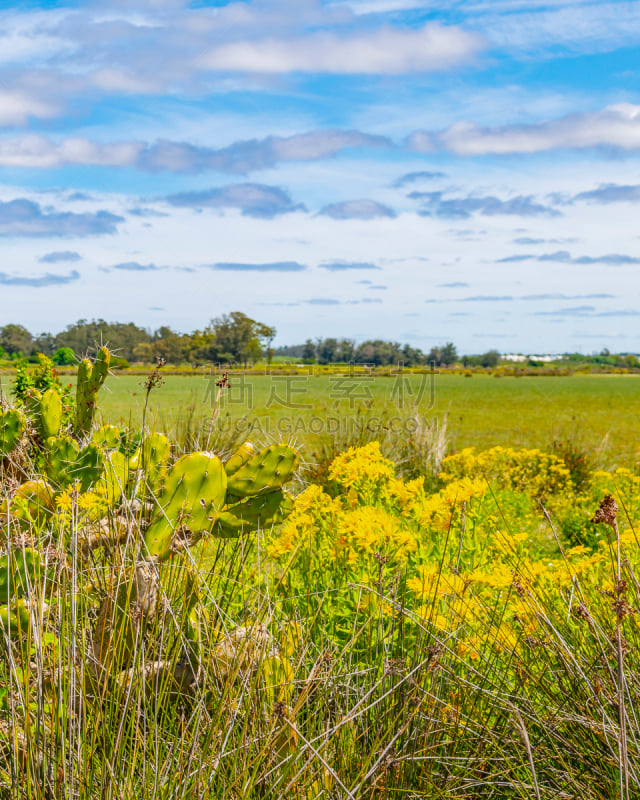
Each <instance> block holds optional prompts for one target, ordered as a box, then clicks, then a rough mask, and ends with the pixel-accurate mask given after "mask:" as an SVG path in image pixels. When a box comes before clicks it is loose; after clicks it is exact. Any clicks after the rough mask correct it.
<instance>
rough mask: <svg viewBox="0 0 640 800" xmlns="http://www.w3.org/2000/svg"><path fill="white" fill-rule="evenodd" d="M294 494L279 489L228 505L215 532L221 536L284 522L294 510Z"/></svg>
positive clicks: (224, 536)
mask: <svg viewBox="0 0 640 800" xmlns="http://www.w3.org/2000/svg"><path fill="white" fill-rule="evenodd" d="M293 506H294V500H293V497H292V495H290V494H289V493H288V492H284V491H283V490H282V489H277V490H276V491H274V492H268V493H267V494H262V495H258V496H254V497H250V498H248V499H247V500H244V501H242V502H239V503H234V504H233V505H230V506H228V507H227V508H226V509H225V510H224V511H223V512H222V513H221V514H219V515H218V519H217V521H216V524H215V527H214V529H213V531H212V532H213V534H214V535H215V536H219V537H221V538H230V537H233V536H239V535H240V534H241V533H248V532H250V531H255V530H258V529H259V528H268V527H271V526H272V525H276V524H278V523H280V522H282V521H283V520H284V519H286V517H288V516H289V514H290V513H291V511H292V510H293Z"/></svg>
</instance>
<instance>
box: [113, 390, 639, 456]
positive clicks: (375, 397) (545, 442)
mask: <svg viewBox="0 0 640 800" xmlns="http://www.w3.org/2000/svg"><path fill="white" fill-rule="evenodd" d="M405 380H406V381H408V382H409V383H408V384H407V383H405V384H404V385H403V386H402V392H403V394H401V392H400V391H399V389H400V386H399V384H398V380H397V379H396V378H393V377H382V376H376V377H374V378H372V379H371V380H364V379H362V378H361V377H358V378H352V379H349V378H346V379H344V378H340V377H339V376H331V377H328V376H326V375H322V376H287V377H272V376H257V377H256V376H253V375H251V376H232V378H231V389H230V390H225V392H224V393H223V402H222V408H221V417H220V419H221V420H222V421H223V422H224V421H229V422H231V421H238V420H242V419H243V418H245V417H246V420H245V421H244V422H243V423H239V424H242V425H253V426H254V428H253V430H252V437H253V438H254V439H256V440H258V441H259V440H260V439H261V438H264V439H281V438H289V437H290V436H291V435H295V438H296V439H297V441H299V442H301V443H302V444H303V446H304V444H305V443H309V442H310V440H312V439H314V438H316V437H317V436H319V435H320V436H321V435H324V434H325V433H326V432H327V431H329V432H331V431H334V430H335V429H336V428H337V427H338V426H342V430H344V429H345V427H346V428H348V427H349V426H350V425H351V426H353V425H357V424H358V422H357V420H358V415H360V420H362V415H363V414H367V415H370V416H373V417H375V418H376V419H378V420H380V423H381V424H386V425H389V424H391V425H392V426H396V427H395V428H394V430H397V431H398V432H399V433H401V431H402V428H401V427H398V426H401V419H402V418H403V417H406V415H407V414H409V413H410V411H411V406H412V402H413V401H414V400H415V399H417V397H418V395H419V394H420V392H421V391H422V393H423V396H422V398H421V404H420V408H421V411H422V412H423V413H424V414H425V415H427V416H428V417H433V416H437V417H442V416H444V415H445V414H446V415H447V417H448V429H449V437H450V449H460V448H462V447H466V446H470V445H475V446H478V447H489V446H492V445H495V444H505V445H509V446H511V447H535V446H540V447H545V448H548V447H549V446H550V444H551V443H552V441H553V440H555V439H564V440H566V439H572V440H574V441H577V442H579V443H580V444H581V445H583V446H584V447H585V448H587V449H589V450H590V451H596V450H597V451H598V453H599V454H600V461H601V463H602V464H603V465H604V466H614V465H619V464H626V465H632V464H635V463H637V461H638V460H639V459H640V443H639V442H638V436H637V431H638V419H639V418H640V378H639V377H638V376H634V375H577V376H571V377H522V378H511V377H509V378H495V377H492V376H489V375H474V376H473V378H465V377H463V376H459V375H436V376H435V378H434V379H433V380H434V387H432V386H431V384H430V381H431V376H420V375H412V376H410V377H407V378H405ZM423 380H424V382H423ZM349 381H351V382H350V383H349ZM143 384H144V380H143V378H142V377H141V376H131V375H119V376H114V377H112V378H110V379H109V381H108V382H107V385H106V387H105V389H103V391H102V393H101V395H102V396H101V404H100V405H101V410H102V413H103V416H104V419H105V421H109V422H112V423H118V424H122V423H125V424H129V421H130V420H131V423H132V424H134V425H137V424H139V421H140V419H141V416H142V409H143V407H144V400H145V389H144V385H143ZM433 389H435V391H434V390H433ZM211 390H213V392H214V393H215V392H216V387H215V381H211V379H210V378H209V376H206V377H205V376H204V375H203V376H201V377H197V376H195V377H194V376H176V375H169V376H166V378H165V381H164V384H163V385H162V386H161V387H159V388H156V389H154V390H153V392H152V394H151V396H150V400H149V416H148V420H149V421H151V422H152V423H154V424H157V425H158V427H159V428H161V429H165V430H168V429H172V428H173V429H175V428H176V426H178V425H179V424H180V423H184V420H185V419H186V418H187V417H189V416H191V417H192V418H193V420H194V421H198V420H204V419H206V418H208V417H209V415H210V413H211V409H212V397H211Z"/></svg>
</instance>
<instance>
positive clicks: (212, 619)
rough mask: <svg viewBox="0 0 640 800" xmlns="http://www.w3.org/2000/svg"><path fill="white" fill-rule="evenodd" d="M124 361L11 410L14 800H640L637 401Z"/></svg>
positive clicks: (612, 393)
mask: <svg viewBox="0 0 640 800" xmlns="http://www.w3.org/2000/svg"><path fill="white" fill-rule="evenodd" d="M107 365H108V354H107V353H106V352H102V351H101V352H100V353H99V354H98V358H97V360H96V362H95V363H94V364H91V363H89V362H88V361H87V362H84V363H83V365H82V366H81V368H80V370H79V374H78V379H77V393H76V392H74V393H72V394H69V393H65V391H64V387H63V386H61V385H60V384H59V383H58V382H57V379H56V376H55V374H54V373H52V372H51V370H50V368H49V365H47V364H46V363H45V362H43V363H42V365H41V366H42V369H41V370H40V372H39V374H38V376H31V377H29V378H27V379H26V383H25V381H23V383H22V385H21V387H20V391H19V392H18V396H17V397H16V398H15V401H14V402H13V403H11V404H9V403H7V402H6V401H5V402H4V404H3V405H2V408H0V486H1V492H0V535H1V536H2V542H3V547H2V552H1V553H0V636H1V637H2V638H1V640H2V643H3V649H2V657H1V659H0V796H1V797H3V798H4V797H7V798H10V799H11V800H32V798H36V799H37V800H40V798H42V800H49V799H50V798H62V797H64V798H72V797H73V798H81V799H82V800H94V799H95V800H97V799H98V798H100V800H102V799H103V798H108V799H110V798H114V800H115V798H121V797H127V798H129V797H135V798H144V799H145V800H146V798H149V800H151V798H153V800H156V798H162V800H164V799H165V798H166V800H187V798H188V800H191V799H192V798H193V800H205V799H206V800H209V798H211V799H213V798H215V800H218V798H220V800H259V799H261V798H272V797H273V798H279V797H287V798H288V797H293V798H300V799H301V800H347V799H348V800H356V798H357V800H360V799H361V798H362V800H381V799H382V798H393V799H394V800H407V799H408V798H411V799H412V800H417V798H427V799H428V800H443V799H444V798H447V800H475V798H481V799H482V800H484V799H485V798H486V800H511V798H521V800H525V799H527V800H529V799H532V800H542V798H544V799H545V800H551V798H554V799H555V798H562V799H563V800H614V799H616V798H620V800H632V798H635V797H638V796H640V769H639V767H638V765H639V764H640V724H639V722H638V720H639V719H640V678H639V676H640V620H639V619H638V616H639V613H638V608H640V579H639V576H640V539H639V532H640V471H639V470H638V468H637V460H638V445H637V440H636V435H637V433H636V432H637V424H636V420H637V418H638V410H639V409H638V404H639V401H638V391H637V388H636V380H637V379H636V378H634V377H631V376H629V377H626V376H573V377H563V378H552V377H540V378H535V377H532V378H529V377H527V378H520V379H514V378H503V379H496V378H492V377H490V376H478V375H474V377H473V378H471V379H468V378H464V377H462V376H447V375H442V376H437V378H436V385H435V386H436V390H435V402H434V403H433V404H432V405H433V407H432V408H429V409H428V410H427V411H426V413H420V412H419V411H416V408H415V402H416V401H417V400H418V399H421V400H422V404H423V406H428V405H430V404H431V403H430V401H431V400H432V399H433V397H432V395H431V390H430V387H429V385H428V384H427V385H426V389H425V385H423V384H421V383H420V381H422V378H421V377H420V376H411V377H410V381H411V382H412V383H410V384H407V385H404V384H402V392H403V393H401V394H399V393H398V389H397V384H396V385H395V386H396V389H395V391H394V379H393V378H382V377H376V378H375V380H374V381H372V382H371V383H368V384H366V385H365V386H366V388H368V389H369V390H370V393H367V392H364V391H363V388H362V386H363V385H362V383H360V384H358V385H357V386H356V388H357V391H358V392H359V393H361V395H360V396H359V397H354V386H355V385H356V384H354V383H350V384H344V382H342V383H338V384H336V382H335V381H332V380H331V377H330V376H323V377H317V378H316V377H310V378H309V379H308V380H304V381H301V382H295V383H291V384H289V385H288V386H289V389H287V383H286V382H283V381H282V380H281V381H276V382H275V385H276V387H277V391H278V397H279V398H280V400H281V401H282V400H284V401H285V405H286V404H288V405H293V404H295V405H297V406H299V405H301V404H308V406H309V407H305V408H300V407H297V408H286V407H283V403H282V402H276V399H275V398H272V397H271V394H272V390H273V388H274V381H273V380H272V379H271V378H270V377H269V376H262V377H259V378H247V384H248V382H249V381H250V382H251V390H250V391H249V390H248V385H243V383H242V381H241V380H240V379H239V378H238V376H231V388H227V387H225V386H216V385H215V382H214V384H213V386H211V385H209V391H210V392H213V399H211V397H210V396H209V397H207V396H206V392H207V383H206V381H205V380H204V379H203V378H195V377H185V376H171V375H168V376H166V377H164V380H161V379H160V376H159V375H158V374H157V373H156V374H155V375H151V376H150V377H148V378H147V379H146V384H144V383H143V379H142V378H140V377H134V376H130V375H129V376H127V375H118V376H109V377H107V370H106V366H107ZM295 377H297V378H298V377H300V376H295ZM105 380H106V383H105ZM30 382H31V383H30ZM74 382H75V381H74ZM103 384H104V386H103ZM294 386H295V388H296V389H300V390H303V391H298V392H292V391H291V389H292V387H294ZM238 387H239V388H240V389H242V392H240V393H239V394H238V395H236V396H235V398H234V396H233V394H232V393H233V392H234V391H238ZM5 389H6V384H5ZM422 390H424V393H423V396H422V397H421V398H420V397H419V395H420V393H421V391H422ZM227 392H228V393H229V395H228V397H230V398H231V399H238V400H241V401H242V402H237V403H236V402H233V403H226V402H225V398H224V395H225V393H227ZM345 392H346V394H345ZM249 398H251V400H250V402H249ZM350 399H351V401H352V403H351V404H352V405H353V406H354V407H353V408H349V405H350ZM147 401H148V402H147ZM365 401H366V402H367V403H369V402H371V407H370V408H367V410H366V411H365V412H361V413H360V416H359V415H358V405H359V404H360V403H361V402H365ZM145 403H146V404H147V410H146V414H145V410H144V409H145ZM336 403H337V406H335V407H334V404H336ZM249 406H252V407H249ZM227 414H228V415H229V416H228V417H227V416H226V415H227ZM247 415H248V416H249V417H250V418H251V417H253V416H255V417H257V418H261V419H262V424H261V426H260V428H259V429H255V430H254V431H253V432H251V433H250V437H251V439H252V440H253V441H254V443H255V446H254V447H250V446H248V445H246V444H244V440H245V433H246V430H245V429H243V428H242V427H240V428H239V429H238V431H236V432H234V433H233V434H232V435H231V434H228V433H227V432H225V421H226V420H228V419H230V420H240V419H242V418H243V417H244V416H247ZM212 416H213V417H215V423H216V424H215V425H214V426H213V427H211V417H212ZM445 417H446V421H445ZM334 418H336V419H338V421H344V420H347V421H348V420H349V419H351V418H355V419H356V420H357V419H360V420H362V419H365V420H366V421H367V422H368V423H371V422H372V420H373V419H374V418H375V420H376V421H378V422H380V421H381V422H382V423H384V424H383V425H382V426H381V428H379V429H376V430H373V429H372V428H371V427H369V429H368V430H366V429H365V430H360V431H357V432H355V433H354V432H349V431H348V430H347V432H346V433H345V432H342V430H339V431H338V433H335V432H332V431H331V430H328V429H327V427H326V426H327V425H329V423H328V422H327V420H330V419H334ZM143 419H144V426H143ZM267 419H268V420H270V421H271V425H272V427H271V428H267V426H266V422H265V421H266V420H267ZM313 420H319V421H320V422H319V423H314V422H313ZM283 421H284V423H283ZM296 421H297V422H296ZM398 421H399V422H398ZM320 423H322V425H324V426H325V427H322V425H320ZM409 423H412V424H411V425H409ZM289 424H291V425H292V430H291V431H287V427H288V426H289ZM397 425H400V427H397ZM274 426H275V427H274ZM314 426H316V427H318V426H320V427H318V430H315V431H314V430H313V428H314ZM294 427H295V428H296V429H295V430H293V428H294ZM163 431H164V432H166V434H167V435H166V436H165V435H164V434H163ZM258 431H260V433H259V432H258ZM254 434H256V435H254ZM280 440H284V442H285V443H284V444H278V445H276V444H273V442H276V441H280ZM270 443H271V444H270ZM238 445H240V446H238ZM298 445H299V447H298ZM260 448H262V449H260ZM202 450H206V451H207V452H201V451H202Z"/></svg>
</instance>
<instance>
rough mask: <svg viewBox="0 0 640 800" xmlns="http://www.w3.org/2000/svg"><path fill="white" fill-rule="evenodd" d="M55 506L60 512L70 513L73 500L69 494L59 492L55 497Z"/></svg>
mask: <svg viewBox="0 0 640 800" xmlns="http://www.w3.org/2000/svg"><path fill="white" fill-rule="evenodd" d="M56 506H57V507H58V508H59V509H60V510H61V511H71V509H72V508H73V500H72V498H71V496H70V494H69V492H60V494H59V495H58V496H57V497H56Z"/></svg>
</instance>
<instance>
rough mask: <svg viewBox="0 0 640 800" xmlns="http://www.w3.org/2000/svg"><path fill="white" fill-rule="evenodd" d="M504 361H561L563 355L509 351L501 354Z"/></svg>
mask: <svg viewBox="0 0 640 800" xmlns="http://www.w3.org/2000/svg"><path fill="white" fill-rule="evenodd" d="M501 358H502V360H503V361H528V360H529V359H532V360H533V361H559V360H560V359H561V358H562V356H558V355H555V356H552V355H549V354H547V355H543V356H540V355H526V356H524V355H522V353H507V354H506V355H503V356H501Z"/></svg>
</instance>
